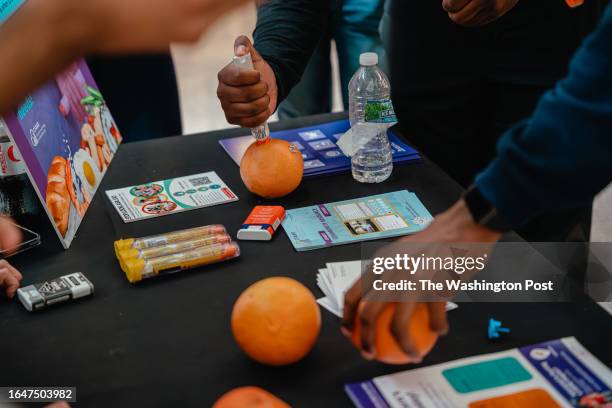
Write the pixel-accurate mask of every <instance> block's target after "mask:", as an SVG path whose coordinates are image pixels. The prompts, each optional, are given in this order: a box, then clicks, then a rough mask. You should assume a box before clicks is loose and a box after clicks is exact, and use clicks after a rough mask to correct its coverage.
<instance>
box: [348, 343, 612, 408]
mask: <svg viewBox="0 0 612 408" xmlns="http://www.w3.org/2000/svg"><path fill="white" fill-rule="evenodd" d="M611 387H612V371H611V370H610V369H609V368H608V367H606V366H605V365H604V364H603V363H602V362H601V361H599V360H598V359H597V358H596V357H595V356H593V355H592V354H591V353H590V352H589V351H588V350H586V349H585V348H584V347H583V346H582V345H581V344H580V343H579V342H578V340H576V339H575V338H574V337H566V338H563V339H558V340H552V341H549V342H545V343H540V344H536V345H533V346H527V347H521V348H515V349H511V350H508V351H503V352H500V353H493V354H485V355H481V356H476V357H468V358H464V359H460V360H456V361H451V362H448V363H444V364H438V365H434V366H431V367H424V368H419V369H415V370H409V371H403V372H400V373H396V374H391V375H386V376H382V377H377V378H374V379H372V380H369V381H364V382H361V383H353V384H348V385H346V386H345V389H346V392H347V393H348V394H349V396H350V398H351V400H352V401H353V403H354V404H355V406H357V407H360V408H400V407H402V408H409V407H428V408H442V407H444V408H449V407H468V408H512V407H538V408H558V407H585V408H586V407H601V408H607V407H610V406H612V388H611Z"/></svg>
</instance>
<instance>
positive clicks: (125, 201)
mask: <svg viewBox="0 0 612 408" xmlns="http://www.w3.org/2000/svg"><path fill="white" fill-rule="evenodd" d="M106 195H107V196H108V198H109V200H110V201H111V203H112V204H113V207H115V209H116V210H117V212H118V213H119V215H120V216H121V218H122V219H123V221H124V222H126V223H128V222H132V221H138V220H142V219H145V218H152V217H159V216H162V215H168V214H173V213H177V212H181V211H187V210H193V209H196V208H203V207H210V206H213V205H218V204H225V203H229V202H232V201H237V200H238V196H236V194H234V192H233V191H232V190H230V188H229V187H228V186H227V185H226V184H225V183H224V182H223V180H221V178H219V176H218V175H217V173H215V172H214V171H211V172H208V173H201V174H194V175H192V176H186V177H179V178H174V179H168V180H163V181H155V182H153V183H147V184H142V185H138V186H131V187H126V188H120V189H116V190H109V191H107V192H106Z"/></svg>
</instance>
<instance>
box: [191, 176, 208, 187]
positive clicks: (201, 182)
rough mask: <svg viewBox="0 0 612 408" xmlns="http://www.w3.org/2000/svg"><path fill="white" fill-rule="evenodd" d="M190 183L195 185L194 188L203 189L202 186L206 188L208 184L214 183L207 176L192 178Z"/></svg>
mask: <svg viewBox="0 0 612 408" xmlns="http://www.w3.org/2000/svg"><path fill="white" fill-rule="evenodd" d="M189 182H190V183H191V184H193V186H194V187H201V186H205V185H206V184H211V183H212V181H210V179H209V178H208V177H207V176H202V177H196V178H192V179H189Z"/></svg>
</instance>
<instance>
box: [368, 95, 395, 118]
mask: <svg viewBox="0 0 612 408" xmlns="http://www.w3.org/2000/svg"><path fill="white" fill-rule="evenodd" d="M363 111H364V120H365V122H367V123H395V122H397V118H396V117H395V110H394V109H393V103H391V100H390V99H373V100H369V101H367V102H366V103H365V106H364V109H363Z"/></svg>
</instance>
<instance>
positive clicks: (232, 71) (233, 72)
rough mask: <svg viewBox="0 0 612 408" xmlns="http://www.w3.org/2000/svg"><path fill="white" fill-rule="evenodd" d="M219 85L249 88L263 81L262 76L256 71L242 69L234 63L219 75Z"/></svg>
mask: <svg viewBox="0 0 612 408" xmlns="http://www.w3.org/2000/svg"><path fill="white" fill-rule="evenodd" d="M217 78H218V79H219V84H224V85H227V86H249V85H255V84H257V83H259V82H260V81H261V74H260V73H259V72H258V71H255V70H254V69H240V68H238V67H237V66H235V65H234V64H232V63H229V64H228V65H226V66H225V68H223V69H222V70H221V71H219V74H217Z"/></svg>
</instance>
